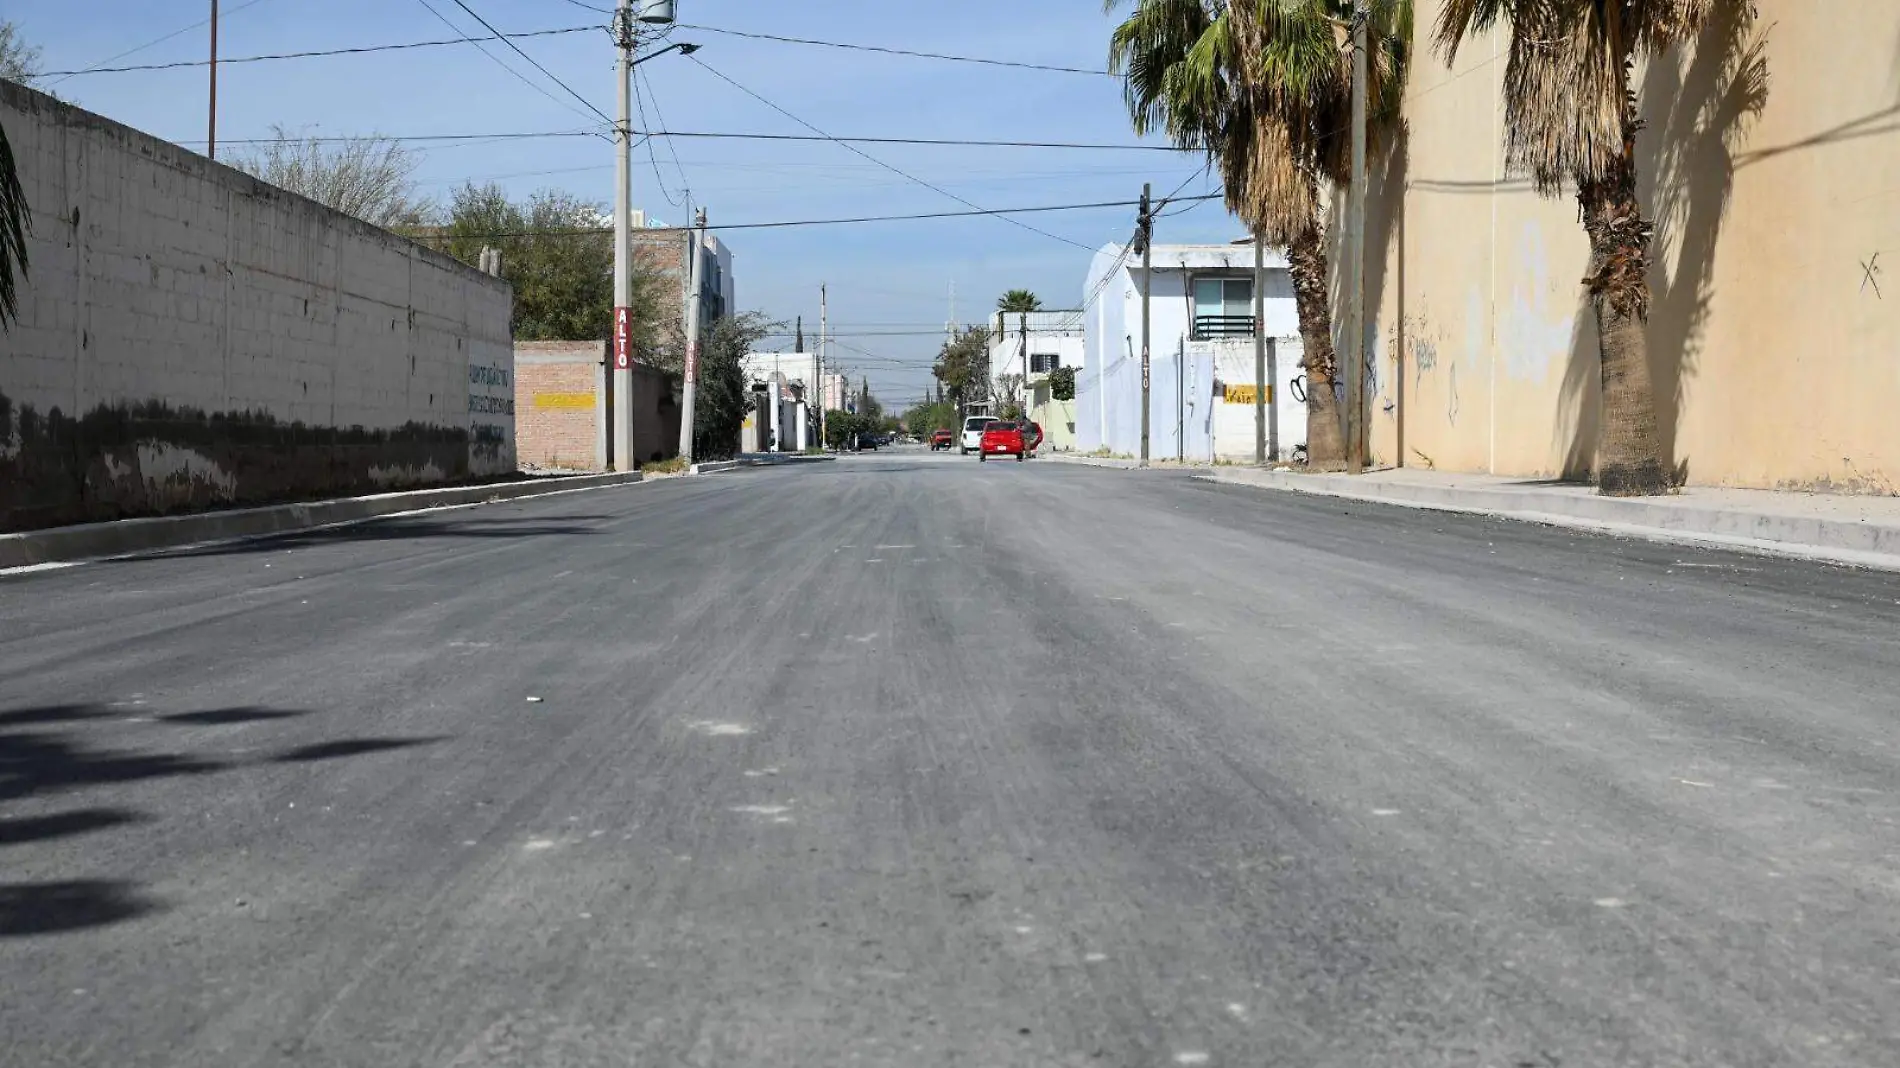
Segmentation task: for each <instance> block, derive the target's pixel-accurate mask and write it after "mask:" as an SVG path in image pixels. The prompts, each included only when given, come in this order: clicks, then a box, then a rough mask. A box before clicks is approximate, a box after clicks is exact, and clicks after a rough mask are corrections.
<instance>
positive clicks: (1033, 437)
mask: <svg viewBox="0 0 1900 1068" xmlns="http://www.w3.org/2000/svg"><path fill="white" fill-rule="evenodd" d="M1023 444H1024V445H1026V446H1028V447H1029V455H1031V456H1034V455H1036V450H1037V449H1040V448H1042V424H1041V423H1036V422H1027V423H1024V424H1023Z"/></svg>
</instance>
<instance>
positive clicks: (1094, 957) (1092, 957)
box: [1082, 953, 1108, 964]
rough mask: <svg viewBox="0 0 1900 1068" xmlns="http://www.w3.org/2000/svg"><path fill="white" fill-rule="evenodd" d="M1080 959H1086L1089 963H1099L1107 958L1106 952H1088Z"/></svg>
mask: <svg viewBox="0 0 1900 1068" xmlns="http://www.w3.org/2000/svg"><path fill="white" fill-rule="evenodd" d="M1082 959H1083V960H1084V961H1087V962H1088V963H1090V964H1100V963H1102V962H1103V961H1105V960H1107V959H1108V954H1106V953H1090V954H1088V955H1087V956H1085V957H1083V958H1082Z"/></svg>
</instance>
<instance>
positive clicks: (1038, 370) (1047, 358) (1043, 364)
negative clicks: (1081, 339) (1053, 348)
mask: <svg viewBox="0 0 1900 1068" xmlns="http://www.w3.org/2000/svg"><path fill="white" fill-rule="evenodd" d="M1061 366H1062V357H1060V356H1058V355H1056V354H1055V353H1053V352H1032V353H1030V354H1029V373H1030V374H1032V375H1046V374H1048V373H1049V372H1051V371H1053V370H1055V369H1056V368H1058V367H1061Z"/></svg>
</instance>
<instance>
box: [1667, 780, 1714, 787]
mask: <svg viewBox="0 0 1900 1068" xmlns="http://www.w3.org/2000/svg"><path fill="white" fill-rule="evenodd" d="M1676 781H1677V782H1679V783H1681V784H1682V785H1684V786H1700V787H1703V788H1704V789H1707V788H1709V787H1712V786H1714V785H1715V784H1714V783H1712V782H1697V781H1695V780H1694V779H1677V780H1676Z"/></svg>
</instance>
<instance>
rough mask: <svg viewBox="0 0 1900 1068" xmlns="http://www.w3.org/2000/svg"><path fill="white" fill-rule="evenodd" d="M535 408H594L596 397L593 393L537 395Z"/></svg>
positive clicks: (535, 396)
mask: <svg viewBox="0 0 1900 1068" xmlns="http://www.w3.org/2000/svg"><path fill="white" fill-rule="evenodd" d="M534 406H535V407H536V408H564V409H568V410H574V409H578V408H592V407H593V406H594V395H593V394H592V393H536V394H535V395H534Z"/></svg>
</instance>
